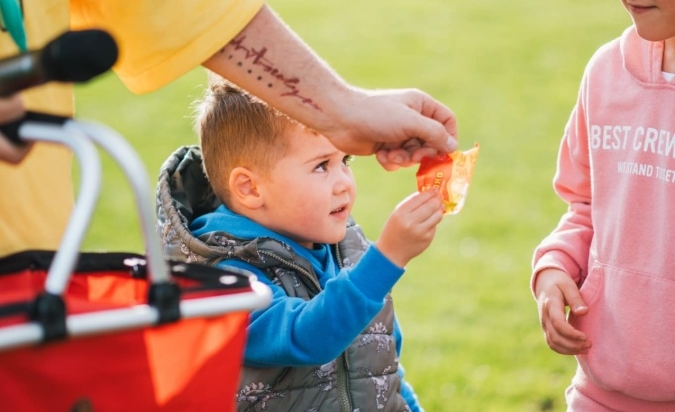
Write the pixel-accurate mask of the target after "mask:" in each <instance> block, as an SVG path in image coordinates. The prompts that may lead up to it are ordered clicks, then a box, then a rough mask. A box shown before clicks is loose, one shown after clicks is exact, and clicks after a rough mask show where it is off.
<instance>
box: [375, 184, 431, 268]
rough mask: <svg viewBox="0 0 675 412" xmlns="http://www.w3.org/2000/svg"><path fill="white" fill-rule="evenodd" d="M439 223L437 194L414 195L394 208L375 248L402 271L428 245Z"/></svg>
mask: <svg viewBox="0 0 675 412" xmlns="http://www.w3.org/2000/svg"><path fill="white" fill-rule="evenodd" d="M442 219H443V201H442V200H441V197H440V195H439V194H438V191H437V190H427V191H425V192H422V193H420V192H416V193H413V194H412V195H410V196H408V197H407V198H405V199H404V200H403V201H402V202H401V203H399V204H398V206H396V208H395V209H394V211H393V212H392V214H391V216H389V219H388V220H387V222H386V223H385V224H384V228H383V229H382V233H381V234H380V237H379V239H377V242H375V246H376V247H377V249H378V250H379V251H380V252H382V254H384V255H385V256H386V257H387V258H388V259H389V260H391V261H392V262H393V263H394V264H396V265H398V266H399V267H405V265H407V264H408V262H409V261H410V259H412V258H414V257H415V256H417V255H419V254H420V253H422V252H423V251H424V250H425V249H426V248H427V247H428V246H429V245H430V244H431V241H432V240H433V239H434V235H435V234H436V225H438V223H439V222H440V221H441V220H442Z"/></svg>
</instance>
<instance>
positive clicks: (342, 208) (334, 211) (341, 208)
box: [330, 206, 347, 215]
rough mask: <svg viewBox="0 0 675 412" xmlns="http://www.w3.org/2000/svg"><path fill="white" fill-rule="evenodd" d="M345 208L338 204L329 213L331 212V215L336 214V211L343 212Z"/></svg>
mask: <svg viewBox="0 0 675 412" xmlns="http://www.w3.org/2000/svg"><path fill="white" fill-rule="evenodd" d="M345 210H347V207H346V206H340V207H338V208H337V209H334V210H333V211H331V212H330V213H331V215H333V214H336V213H341V212H344V211H345Z"/></svg>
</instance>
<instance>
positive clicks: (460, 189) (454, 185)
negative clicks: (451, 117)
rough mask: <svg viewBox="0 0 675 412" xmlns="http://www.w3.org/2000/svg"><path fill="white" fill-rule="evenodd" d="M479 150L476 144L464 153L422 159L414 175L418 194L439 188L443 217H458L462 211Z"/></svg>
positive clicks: (456, 152) (457, 152)
mask: <svg viewBox="0 0 675 412" xmlns="http://www.w3.org/2000/svg"><path fill="white" fill-rule="evenodd" d="M479 150H480V146H479V144H478V143H475V144H474V147H472V148H471V149H469V150H465V151H463V152H462V151H459V150H456V151H454V152H452V153H450V154H445V155H438V156H436V157H425V158H423V159H422V162H421V163H420V167H419V169H418V170H417V175H416V176H417V190H418V191H420V192H423V191H425V190H429V189H431V188H434V187H435V188H438V191H439V193H440V194H441V196H442V197H443V204H444V205H445V211H444V213H443V214H444V215H454V214H457V213H459V212H460V211H461V210H462V208H463V207H464V201H465V200H466V194H467V192H468V191H469V184H470V183H471V176H472V175H473V168H474V166H475V165H476V159H477V158H478V152H479Z"/></svg>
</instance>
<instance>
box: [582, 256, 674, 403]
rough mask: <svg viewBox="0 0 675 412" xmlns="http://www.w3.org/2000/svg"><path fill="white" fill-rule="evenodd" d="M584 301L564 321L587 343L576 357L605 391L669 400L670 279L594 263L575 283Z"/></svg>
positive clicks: (671, 362)
mask: <svg viewBox="0 0 675 412" xmlns="http://www.w3.org/2000/svg"><path fill="white" fill-rule="evenodd" d="M581 296H582V298H583V299H584V300H585V302H586V304H587V305H588V313H587V314H586V315H584V316H577V317H574V316H570V323H571V324H572V325H573V326H574V327H576V328H578V329H579V330H581V331H583V332H584V333H586V335H587V336H588V338H589V339H590V341H591V343H592V347H591V349H590V350H589V352H588V354H586V355H579V356H577V360H578V361H579V364H580V366H581V367H582V368H583V370H584V372H585V373H586V374H587V375H588V377H589V378H590V379H591V380H592V381H593V382H594V383H595V384H596V385H598V386H600V387H601V388H604V389H606V390H613V391H619V392H622V393H624V394H626V395H628V396H631V397H634V398H637V399H644V400H650V401H675V379H674V378H673V373H674V372H673V371H675V356H674V355H673V354H674V353H675V352H673V351H674V350H675V282H672V281H670V280H666V279H663V278H659V277H656V276H652V275H647V274H643V273H637V272H631V271H626V270H622V269H618V268H615V267H611V266H607V265H601V264H599V263H597V262H596V263H595V264H594V265H593V266H592V268H591V270H590V271H589V275H588V277H587V278H586V281H585V282H584V284H583V285H582V287H581Z"/></svg>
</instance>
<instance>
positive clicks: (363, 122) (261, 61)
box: [203, 5, 457, 170]
mask: <svg viewBox="0 0 675 412" xmlns="http://www.w3.org/2000/svg"><path fill="white" fill-rule="evenodd" d="M203 65H204V66H205V67H207V68H208V69H209V70H211V71H213V72H215V73H217V74H218V75H220V76H222V77H225V78H227V79H228V80H230V81H232V82H234V83H236V84H238V85H239V86H240V87H242V88H244V89H246V90H248V91H249V92H251V93H253V94H255V95H257V96H258V97H259V98H261V99H262V100H265V101H266V102H267V103H269V104H270V105H272V106H274V107H276V108H277V109H279V110H280V111H282V112H284V113H286V114H288V115H289V116H291V117H293V118H295V119H297V120H299V121H300V122H302V123H304V124H306V125H308V126H309V127H311V128H313V129H315V130H317V131H318V132H320V133H322V134H324V135H325V136H327V137H328V138H329V139H330V140H331V142H332V143H333V144H334V145H335V146H336V147H338V148H339V149H341V150H343V151H345V152H347V153H350V154H356V155H369V154H374V153H377V158H378V161H380V163H381V164H382V165H383V167H385V169H388V170H393V169H396V168H397V167H398V166H409V165H411V164H413V163H417V162H419V161H420V160H421V158H422V157H423V156H426V155H435V154H436V153H437V152H438V151H440V152H451V151H453V150H454V149H455V148H456V140H455V137H456V136H457V128H456V123H455V116H454V114H453V112H452V111H451V110H450V109H449V108H447V107H446V106H444V105H443V104H441V103H440V102H438V101H436V100H434V99H433V98H431V97H430V96H429V95H427V94H426V93H424V92H422V91H419V90H416V89H403V90H381V91H368V90H362V89H359V88H356V87H353V86H350V85H348V84H347V83H346V82H345V81H344V80H343V79H342V78H340V76H339V75H338V74H337V73H335V72H334V71H333V70H332V69H331V68H330V67H329V66H328V65H327V64H326V63H325V62H324V61H323V60H322V59H321V58H320V57H319V56H317V55H316V54H315V53H314V52H313V51H312V50H311V49H310V48H309V47H308V46H307V45H306V44H305V43H304V42H303V41H302V40H301V39H300V38H299V37H298V36H297V35H296V34H295V33H294V32H293V31H292V30H291V29H290V28H289V27H288V26H286V24H285V23H284V22H283V21H282V20H281V19H280V18H279V17H278V16H277V15H276V14H275V13H274V12H273V11H272V10H271V9H270V8H269V7H268V6H267V5H264V6H263V7H262V9H261V10H260V11H259V12H258V13H257V14H256V15H255V17H254V18H253V19H252V20H251V21H250V22H249V23H248V25H246V27H245V28H244V29H243V30H242V31H241V32H239V34H238V35H236V36H235V37H234V39H232V40H231V41H229V43H228V44H227V45H226V46H225V47H223V48H222V49H221V50H220V51H219V52H217V53H216V54H215V55H213V56H212V57H211V58H210V59H208V60H206V61H205V62H204V64H203Z"/></svg>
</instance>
